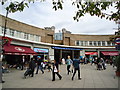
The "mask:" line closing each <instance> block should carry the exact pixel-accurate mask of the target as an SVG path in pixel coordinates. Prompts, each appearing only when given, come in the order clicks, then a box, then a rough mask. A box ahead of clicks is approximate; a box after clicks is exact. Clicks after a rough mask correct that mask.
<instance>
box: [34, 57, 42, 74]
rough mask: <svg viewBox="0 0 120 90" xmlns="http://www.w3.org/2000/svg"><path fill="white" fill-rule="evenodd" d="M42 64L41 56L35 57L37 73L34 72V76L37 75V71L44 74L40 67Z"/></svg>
mask: <svg viewBox="0 0 120 90" xmlns="http://www.w3.org/2000/svg"><path fill="white" fill-rule="evenodd" d="M42 62H43V60H42V58H41V56H38V57H37V71H36V74H38V70H39V69H40V70H41V71H42V74H43V73H44V71H43V67H42V64H41V63H42Z"/></svg>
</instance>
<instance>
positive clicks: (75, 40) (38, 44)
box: [0, 15, 117, 60]
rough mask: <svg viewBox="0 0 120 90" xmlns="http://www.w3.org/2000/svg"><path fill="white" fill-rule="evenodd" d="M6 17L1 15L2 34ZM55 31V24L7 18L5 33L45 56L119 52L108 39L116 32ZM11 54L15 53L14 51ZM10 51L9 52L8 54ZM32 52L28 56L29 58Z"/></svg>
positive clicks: (59, 56) (0, 34)
mask: <svg viewBox="0 0 120 90" xmlns="http://www.w3.org/2000/svg"><path fill="white" fill-rule="evenodd" d="M4 23H5V17H4V16H2V15H0V36H3V33H4ZM61 31H62V32H60V33H55V27H54V26H52V27H45V28H38V27H35V26H31V25H28V24H25V23H22V22H19V21H16V20H13V19H10V18H8V19H7V29H6V37H9V38H11V39H12V42H11V45H15V46H23V47H28V48H30V49H32V50H33V51H34V52H37V53H38V55H41V56H43V58H44V59H46V56H47V59H48V58H51V59H57V60H58V59H59V58H66V56H67V55H70V56H71V57H72V58H74V56H75V55H80V56H85V55H91V53H96V54H95V55H98V56H103V55H105V54H104V53H105V52H106V51H107V52H108V51H109V53H117V51H116V50H115V45H114V43H111V42H110V41H109V38H110V37H111V36H113V35H82V34H72V33H71V32H70V31H67V30H66V29H62V30H61ZM12 55H15V54H13V53H12ZM9 57H10V55H8V58H9ZM20 57H22V55H20ZM27 57H29V58H30V55H29V56H26V58H27Z"/></svg>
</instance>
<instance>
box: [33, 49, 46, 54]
mask: <svg viewBox="0 0 120 90" xmlns="http://www.w3.org/2000/svg"><path fill="white" fill-rule="evenodd" d="M34 52H42V53H48V49H43V48H34Z"/></svg>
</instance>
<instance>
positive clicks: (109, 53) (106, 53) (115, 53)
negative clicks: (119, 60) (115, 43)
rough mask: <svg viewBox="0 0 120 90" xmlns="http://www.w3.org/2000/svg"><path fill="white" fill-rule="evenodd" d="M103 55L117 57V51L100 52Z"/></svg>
mask: <svg viewBox="0 0 120 90" xmlns="http://www.w3.org/2000/svg"><path fill="white" fill-rule="evenodd" d="M101 53H102V54H103V55H109V56H116V55H119V53H118V51H102V52H101Z"/></svg>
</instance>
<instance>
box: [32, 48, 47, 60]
mask: <svg viewBox="0 0 120 90" xmlns="http://www.w3.org/2000/svg"><path fill="white" fill-rule="evenodd" d="M34 52H36V53H37V55H35V56H34V57H35V59H37V56H41V58H42V59H43V60H48V58H49V49H45V48H34Z"/></svg>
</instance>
